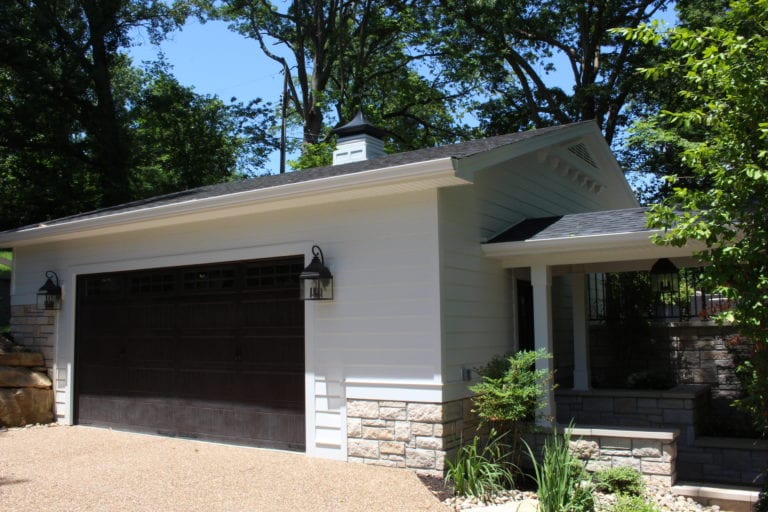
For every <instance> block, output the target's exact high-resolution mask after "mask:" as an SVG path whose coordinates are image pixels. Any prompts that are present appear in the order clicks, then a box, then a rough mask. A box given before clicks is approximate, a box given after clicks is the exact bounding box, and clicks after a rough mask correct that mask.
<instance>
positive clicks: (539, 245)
mask: <svg viewBox="0 0 768 512" xmlns="http://www.w3.org/2000/svg"><path fill="white" fill-rule="evenodd" d="M660 232H661V230H653V231H630V232H625V233H606V234H600V235H589V236H571V237H560V238H547V239H544V240H523V241H519V242H499V243H485V244H482V248H483V252H484V253H485V255H486V256H490V257H492V258H493V257H500V258H504V257H510V256H528V255H531V254H536V255H543V254H554V253H561V252H566V251H567V252H572V251H583V250H588V251H598V250H605V249H614V248H616V247H617V246H619V245H621V246H623V247H626V246H643V245H652V244H653V242H652V241H651V236H653V235H655V234H657V233H660Z"/></svg>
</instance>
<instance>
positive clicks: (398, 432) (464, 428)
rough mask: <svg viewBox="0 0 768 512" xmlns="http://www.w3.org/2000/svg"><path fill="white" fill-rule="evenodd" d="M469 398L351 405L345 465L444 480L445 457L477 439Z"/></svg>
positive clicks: (359, 401) (474, 419)
mask: <svg viewBox="0 0 768 512" xmlns="http://www.w3.org/2000/svg"><path fill="white" fill-rule="evenodd" d="M476 426H477V420H476V417H475V416H474V415H473V414H472V412H471V402H470V400H469V399H468V398H466V399H463V400H456V401H452V402H445V403H420V402H399V401H387V400H347V460H349V461H350V462H361V463H365V464H375V465H379V466H389V467H397V468H407V469H412V470H415V471H417V472H418V473H422V474H429V475H435V476H442V475H443V470H444V468H445V458H446V457H447V456H450V455H452V454H453V453H454V452H455V450H456V449H457V447H458V446H459V444H460V442H461V439H462V438H463V437H466V438H469V437H472V435H474V431H475V428H476Z"/></svg>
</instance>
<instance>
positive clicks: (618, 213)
mask: <svg viewBox="0 0 768 512" xmlns="http://www.w3.org/2000/svg"><path fill="white" fill-rule="evenodd" d="M646 211H647V209H646V208H628V209H625V210H607V211H601V212H587V213H570V214H567V215H561V216H558V217H540V218H535V219H525V220H524V221H522V222H519V223H517V224H515V225H514V226H512V227H511V228H509V229H508V230H506V231H504V232H503V233H501V234H500V235H497V236H495V237H494V238H493V239H491V240H490V241H489V242H488V243H492V244H493V243H504V242H523V241H534V240H552V239H558V238H572V237H579V236H596V235H612V234H618V233H634V232H643V231H652V229H651V228H649V227H648V221H647V219H646V216H645V213H646Z"/></svg>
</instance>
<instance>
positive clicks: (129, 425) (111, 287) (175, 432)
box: [75, 256, 305, 450]
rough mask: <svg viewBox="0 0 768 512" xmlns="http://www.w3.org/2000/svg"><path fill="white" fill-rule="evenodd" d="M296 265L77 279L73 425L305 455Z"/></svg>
mask: <svg viewBox="0 0 768 512" xmlns="http://www.w3.org/2000/svg"><path fill="white" fill-rule="evenodd" d="M303 266H304V258H303V256H296V257H286V258H278V259H263V260H253V261H238V262H226V263H217V264H210V265H197V266H190V267H173V268H161V269H151V270H142V271H130V272H117V273H106V274H89V275H81V276H78V278H77V309H76V338H75V421H76V422H77V423H79V424H82V425H94V426H102V427H111V428H116V429H124V430H130V431H136V432H147V433H158V434H162V435H169V436H179V437H188V438H196V439H206V440H214V441H223V442H227V443H236V444H248V445H254V446H264V447H274V448H282V449H291V450H304V447H305V423H304V419H305V413H304V402H305V399H304V304H303V302H302V301H301V300H300V298H299V280H298V275H299V274H300V273H301V271H302V269H303Z"/></svg>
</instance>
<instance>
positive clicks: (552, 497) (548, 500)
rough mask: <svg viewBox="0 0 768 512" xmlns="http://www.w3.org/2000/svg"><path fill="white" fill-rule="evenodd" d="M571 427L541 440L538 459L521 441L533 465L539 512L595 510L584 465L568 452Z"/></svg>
mask: <svg viewBox="0 0 768 512" xmlns="http://www.w3.org/2000/svg"><path fill="white" fill-rule="evenodd" d="M570 442H571V428H570V427H569V428H568V429H566V431H565V432H564V433H563V435H562V436H560V435H558V433H557V431H553V432H552V435H551V436H548V437H547V438H546V439H545V440H544V449H543V451H542V457H541V462H539V461H538V460H537V458H536V456H535V455H534V453H533V450H532V449H531V447H530V445H529V444H528V443H526V442H525V441H523V443H525V447H526V449H527V450H528V456H529V457H530V458H531V464H533V473H534V474H533V479H534V480H535V481H536V485H537V494H538V497H539V510H541V512H565V511H568V512H589V511H593V510H594V509H595V500H594V497H593V496H592V485H591V483H590V481H589V476H588V475H587V471H586V469H585V468H584V464H583V463H582V462H581V461H580V460H579V459H578V458H576V456H574V455H573V454H571V452H570V450H569V446H570Z"/></svg>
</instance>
